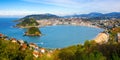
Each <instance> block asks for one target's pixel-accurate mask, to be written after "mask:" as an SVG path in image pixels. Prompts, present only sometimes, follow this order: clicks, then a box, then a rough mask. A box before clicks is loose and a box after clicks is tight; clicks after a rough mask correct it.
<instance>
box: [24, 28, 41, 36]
mask: <svg viewBox="0 0 120 60" xmlns="http://www.w3.org/2000/svg"><path fill="white" fill-rule="evenodd" d="M40 34H41V32H40V30H39V28H37V27H30V28H28V30H27V32H26V35H36V36H39V35H40Z"/></svg>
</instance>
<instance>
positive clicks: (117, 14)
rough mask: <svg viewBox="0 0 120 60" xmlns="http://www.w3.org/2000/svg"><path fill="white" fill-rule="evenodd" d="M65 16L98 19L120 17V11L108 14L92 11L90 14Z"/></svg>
mask: <svg viewBox="0 0 120 60" xmlns="http://www.w3.org/2000/svg"><path fill="white" fill-rule="evenodd" d="M64 17H67V18H70V17H79V18H86V19H94V20H96V19H98V20H102V19H111V18H116V19H119V18H120V12H112V13H107V14H102V13H98V12H92V13H89V14H77V15H70V16H64Z"/></svg>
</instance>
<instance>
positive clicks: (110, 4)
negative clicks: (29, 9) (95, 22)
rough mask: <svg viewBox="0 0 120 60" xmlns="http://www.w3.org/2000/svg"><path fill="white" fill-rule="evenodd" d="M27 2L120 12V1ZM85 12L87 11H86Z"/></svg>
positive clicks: (61, 0) (65, 0)
mask: <svg viewBox="0 0 120 60" xmlns="http://www.w3.org/2000/svg"><path fill="white" fill-rule="evenodd" d="M24 1H27V2H33V3H40V4H48V5H55V6H61V7H66V8H71V9H79V10H84V9H86V10H87V9H90V10H92V11H93V12H94V11H95V10H99V11H120V0H24ZM86 10H85V11H86Z"/></svg>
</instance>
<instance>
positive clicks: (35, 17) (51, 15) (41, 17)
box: [22, 14, 60, 20]
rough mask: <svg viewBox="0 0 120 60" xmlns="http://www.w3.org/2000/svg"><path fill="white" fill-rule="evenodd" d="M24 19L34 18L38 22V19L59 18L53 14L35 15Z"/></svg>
mask: <svg viewBox="0 0 120 60" xmlns="http://www.w3.org/2000/svg"><path fill="white" fill-rule="evenodd" d="M26 18H34V19H35V20H40V19H50V18H60V17H59V16H57V15H53V14H35V15H28V16H25V17H24V18H22V19H26Z"/></svg>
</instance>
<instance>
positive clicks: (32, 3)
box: [0, 0, 120, 17]
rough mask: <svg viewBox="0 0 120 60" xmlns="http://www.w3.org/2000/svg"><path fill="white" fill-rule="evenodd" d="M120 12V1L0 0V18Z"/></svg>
mask: <svg viewBox="0 0 120 60" xmlns="http://www.w3.org/2000/svg"><path fill="white" fill-rule="evenodd" d="M90 12H100V13H109V12H120V0H0V17H21V16H25V15H30V14H44V13H51V14H56V15H60V16H63V15H71V14H86V13H90Z"/></svg>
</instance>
